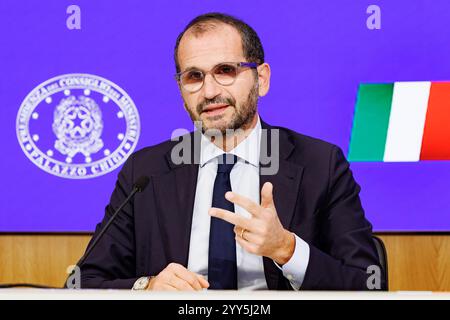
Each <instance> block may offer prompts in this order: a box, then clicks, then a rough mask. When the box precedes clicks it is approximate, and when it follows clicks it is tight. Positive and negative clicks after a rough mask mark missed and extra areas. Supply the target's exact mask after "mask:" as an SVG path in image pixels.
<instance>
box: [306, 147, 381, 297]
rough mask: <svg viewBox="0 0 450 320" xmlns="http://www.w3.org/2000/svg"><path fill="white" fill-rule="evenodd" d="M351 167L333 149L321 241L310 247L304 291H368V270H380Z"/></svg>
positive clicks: (340, 154) (336, 149) (369, 226)
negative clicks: (376, 267) (374, 267)
mask: <svg viewBox="0 0 450 320" xmlns="http://www.w3.org/2000/svg"><path fill="white" fill-rule="evenodd" d="M349 166H350V165H349V163H348V162H347V160H346V159H345V157H344V155H343V153H342V151H341V150H340V149H339V148H338V147H335V146H334V147H333V148H332V151H331V155H330V165H329V183H328V193H327V200H326V202H325V203H324V205H323V206H322V207H321V208H320V211H319V217H320V218H319V219H321V221H320V225H321V229H320V239H321V240H320V242H319V243H317V244H316V246H315V245H312V244H309V245H310V256H309V263H308V267H307V270H306V274H305V278H304V280H303V283H302V287H301V289H302V290H315V289H320V290H368V286H367V280H368V277H369V276H370V275H371V274H368V273H367V268H368V267H369V266H371V265H376V266H378V267H380V262H379V259H378V255H377V251H376V248H375V245H374V242H373V239H372V225H371V224H370V223H369V222H368V221H367V220H366V218H365V215H364V210H363V208H362V206H361V201H360V198H359V192H360V187H359V185H358V184H357V183H356V182H355V180H354V178H353V175H352V172H351V170H350V168H349ZM380 270H381V267H380ZM382 278H383V277H382ZM381 281H383V279H381ZM381 287H382V288H383V287H384V286H383V285H382V286H381Z"/></svg>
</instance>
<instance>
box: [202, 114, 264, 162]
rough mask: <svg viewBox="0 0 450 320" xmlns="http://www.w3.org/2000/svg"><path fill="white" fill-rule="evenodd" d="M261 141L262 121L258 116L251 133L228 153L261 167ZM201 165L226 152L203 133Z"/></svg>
mask: <svg viewBox="0 0 450 320" xmlns="http://www.w3.org/2000/svg"><path fill="white" fill-rule="evenodd" d="M260 141H261V121H260V119H259V116H258V121H257V123H256V126H255V127H254V128H253V129H252V131H251V132H250V134H249V135H248V136H247V137H246V138H245V139H244V140H242V141H241V142H240V143H239V144H238V145H237V146H236V147H235V148H234V149H232V150H230V151H229V152H228V153H231V154H234V155H236V156H237V157H238V158H239V159H242V160H244V161H246V162H248V163H250V164H251V165H253V166H255V167H259V148H260ZM200 150H201V151H200V166H201V167H203V166H204V165H205V164H206V163H208V162H209V161H211V160H213V159H215V158H217V157H218V156H220V155H221V154H223V153H224V151H223V150H222V149H220V148H219V147H217V146H216V145H215V144H214V143H212V142H211V141H210V140H209V138H207V137H206V136H205V135H203V134H202V139H201V145H200Z"/></svg>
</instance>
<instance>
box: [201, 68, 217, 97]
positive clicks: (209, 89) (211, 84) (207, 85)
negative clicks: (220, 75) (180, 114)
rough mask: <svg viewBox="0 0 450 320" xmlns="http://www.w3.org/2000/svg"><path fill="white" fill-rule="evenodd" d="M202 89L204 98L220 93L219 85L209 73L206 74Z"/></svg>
mask: <svg viewBox="0 0 450 320" xmlns="http://www.w3.org/2000/svg"><path fill="white" fill-rule="evenodd" d="M202 90H203V95H204V97H205V99H213V98H215V97H216V96H218V95H219V94H220V85H219V84H218V83H217V82H216V80H214V78H213V76H212V75H211V74H207V75H206V76H205V79H204V83H203V88H202Z"/></svg>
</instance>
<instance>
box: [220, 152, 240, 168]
mask: <svg viewBox="0 0 450 320" xmlns="http://www.w3.org/2000/svg"><path fill="white" fill-rule="evenodd" d="M218 159H219V163H218V166H217V172H222V173H230V172H231V169H233V166H234V164H235V163H236V162H237V159H238V158H237V156H235V155H234V154H229V153H224V154H222V155H221V156H219V157H218Z"/></svg>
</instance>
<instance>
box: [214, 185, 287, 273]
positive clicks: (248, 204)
mask: <svg viewBox="0 0 450 320" xmlns="http://www.w3.org/2000/svg"><path fill="white" fill-rule="evenodd" d="M272 190H273V185H272V184H271V183H270V182H266V183H265V184H264V185H263V187H262V190H261V205H258V204H257V203H255V202H253V201H252V200H250V199H248V198H246V197H244V196H241V195H238V194H236V193H233V192H231V191H230V192H227V193H226V194H225V198H226V199H227V200H228V201H230V202H232V203H234V204H235V205H238V206H241V207H242V208H244V209H245V210H247V211H248V212H249V213H250V214H251V218H244V217H241V216H239V215H237V214H236V213H234V212H230V211H228V210H224V209H220V208H211V209H210V210H209V214H210V215H211V216H213V217H216V218H220V219H223V220H225V221H227V222H229V223H231V224H233V225H234V232H235V234H236V241H237V242H238V243H239V244H240V245H241V247H243V248H244V249H245V250H246V251H248V252H249V253H253V254H256V255H259V256H264V257H268V258H270V259H272V260H274V261H275V262H276V263H278V264H279V265H283V264H285V263H286V262H288V261H289V259H290V258H291V257H292V255H293V254H294V249H295V236H294V234H293V233H292V232H289V231H288V230H286V229H284V228H283V225H282V224H281V222H280V219H279V218H278V214H277V210H276V209H275V203H274V201H273V193H272Z"/></svg>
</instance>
